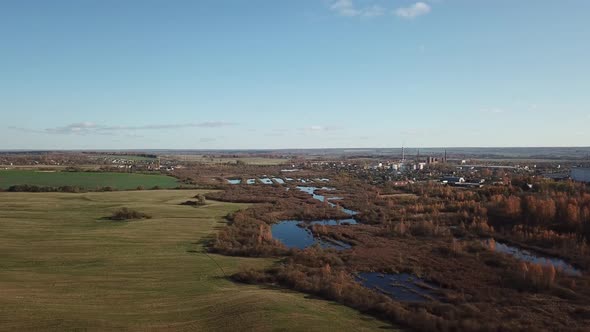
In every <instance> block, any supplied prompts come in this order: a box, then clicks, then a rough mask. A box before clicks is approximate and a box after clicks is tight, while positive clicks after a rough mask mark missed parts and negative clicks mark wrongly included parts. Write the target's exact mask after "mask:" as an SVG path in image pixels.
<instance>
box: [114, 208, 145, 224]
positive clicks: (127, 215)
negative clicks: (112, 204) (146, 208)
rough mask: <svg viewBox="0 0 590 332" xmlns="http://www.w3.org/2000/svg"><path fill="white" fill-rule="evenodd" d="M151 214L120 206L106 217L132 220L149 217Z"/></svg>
mask: <svg viewBox="0 0 590 332" xmlns="http://www.w3.org/2000/svg"><path fill="white" fill-rule="evenodd" d="M151 218H152V216H150V215H147V214H145V213H143V212H139V211H136V210H131V209H129V208H126V207H124V208H120V209H119V210H117V211H115V212H113V214H112V215H111V216H110V217H109V218H108V219H110V220H117V221H123V220H134V219H151Z"/></svg>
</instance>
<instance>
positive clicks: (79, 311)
mask: <svg viewBox="0 0 590 332" xmlns="http://www.w3.org/2000/svg"><path fill="white" fill-rule="evenodd" d="M199 193H203V192H200V191H195V190H185V191H180V190H179V191H169V190H160V191H127V192H101V193H84V194H68V193H38V194H31V193H0V290H1V291H0V326H2V329H6V330H13V331H17V330H18V331H23V330H56V331H57V330H59V331H64V330H85V331H86V330H131V331H145V330H175V331H178V330H185V331H188V330H191V331H194V330H201V331H210V330H227V331H235V330H263V331H264V330H277V329H278V330H285V329H288V330H328V329H331V330H343V329H346V330H374V329H377V328H379V327H383V326H384V325H385V326H386V325H387V324H385V323H383V322H381V321H378V320H376V319H373V318H370V317H367V316H364V315H361V314H359V313H358V312H356V311H354V310H352V309H349V308H347V307H344V306H341V305H338V304H335V303H333V302H328V301H323V300H317V299H311V298H308V297H306V296H305V295H303V294H301V293H296V292H291V291H287V290H278V289H275V288H272V287H266V286H252V285H242V284H236V283H233V282H231V281H229V280H228V279H226V278H225V276H229V275H231V274H234V273H236V272H238V271H240V270H242V269H245V268H255V269H262V268H266V267H268V266H270V265H272V264H274V263H275V260H274V259H272V258H264V259H262V258H240V257H229V256H219V255H214V254H207V253H206V251H205V250H204V244H203V240H205V239H207V238H209V237H210V236H213V235H214V234H215V233H216V232H217V230H218V229H219V228H221V227H223V226H224V219H223V216H225V215H226V214H227V213H229V212H233V211H236V210H239V209H244V208H246V207H247V206H248V205H244V204H235V203H221V202H215V201H208V203H207V206H205V207H200V208H194V207H190V206H183V205H180V203H181V202H184V201H186V200H187V199H190V198H191V197H193V196H195V195H196V194H199ZM121 207H129V208H132V209H136V210H139V211H142V212H145V213H147V214H149V215H151V216H152V217H153V218H152V219H149V220H136V221H129V222H113V221H106V220H103V218H104V217H105V216H108V215H110V214H111V213H112V212H113V211H115V210H117V209H119V208H121ZM48 211H50V212H48ZM386 327H387V326H386Z"/></svg>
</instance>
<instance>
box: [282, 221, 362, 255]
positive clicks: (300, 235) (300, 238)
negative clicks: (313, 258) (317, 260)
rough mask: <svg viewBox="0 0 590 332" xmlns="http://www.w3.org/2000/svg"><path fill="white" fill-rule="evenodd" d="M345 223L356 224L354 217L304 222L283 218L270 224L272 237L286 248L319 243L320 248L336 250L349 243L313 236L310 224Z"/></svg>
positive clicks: (345, 247) (347, 245)
mask: <svg viewBox="0 0 590 332" xmlns="http://www.w3.org/2000/svg"><path fill="white" fill-rule="evenodd" d="M346 224H350V225H353V224H356V220H354V219H344V220H333V219H328V220H316V221H311V222H304V221H301V220H283V221H281V222H279V223H277V224H274V225H272V227H271V232H272V237H273V238H274V239H277V240H279V241H281V242H282V243H283V244H284V245H285V246H286V247H287V248H297V249H305V248H308V247H311V246H313V245H314V244H316V243H317V244H319V245H320V247H322V248H325V249H327V248H334V249H337V250H344V249H349V248H350V245H349V244H347V243H343V242H340V241H336V240H332V241H328V240H325V239H321V238H319V237H317V236H314V235H313V233H312V232H311V230H310V227H311V225H326V226H337V225H346Z"/></svg>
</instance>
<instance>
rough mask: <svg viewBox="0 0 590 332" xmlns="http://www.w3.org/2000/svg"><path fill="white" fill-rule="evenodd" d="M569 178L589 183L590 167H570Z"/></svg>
mask: <svg viewBox="0 0 590 332" xmlns="http://www.w3.org/2000/svg"><path fill="white" fill-rule="evenodd" d="M571 178H572V180H574V181H579V182H586V183H590V167H574V168H572V172H571Z"/></svg>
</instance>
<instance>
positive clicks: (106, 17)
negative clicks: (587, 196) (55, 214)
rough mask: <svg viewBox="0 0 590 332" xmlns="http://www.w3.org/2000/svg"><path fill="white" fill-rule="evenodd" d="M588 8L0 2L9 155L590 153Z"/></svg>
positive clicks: (344, 0) (583, 1) (583, 3)
mask: <svg viewBox="0 0 590 332" xmlns="http://www.w3.org/2000/svg"><path fill="white" fill-rule="evenodd" d="M589 59H590V1H587V0H567V1H565V0H563V1H558V0H554V1H549V0H518V1H514V0H488V1H484V0H436V1H435V0H431V1H426V0H424V1H405V0H297V1H287V0H232V1H229V0H199V1H192V0H191V1H189V0H186V1H181V0H170V1H164V0H158V1H156V0H136V1H135V0H70V1H64V0H53V1H43V0H38V1H31V0H14V1H12V0H2V1H0V114H1V115H2V117H1V118H2V122H1V125H0V127H1V129H0V149H99V148H104V149H113V148H121V149H134V148H183V149H217V148H243V149H247V148H325V147H398V146H400V145H402V144H405V145H406V146H414V147H429V146H433V147H440V146H588V145H590V129H589V128H590V63H589V61H590V60H589Z"/></svg>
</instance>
